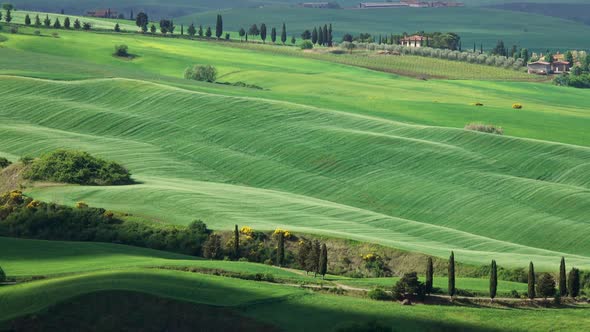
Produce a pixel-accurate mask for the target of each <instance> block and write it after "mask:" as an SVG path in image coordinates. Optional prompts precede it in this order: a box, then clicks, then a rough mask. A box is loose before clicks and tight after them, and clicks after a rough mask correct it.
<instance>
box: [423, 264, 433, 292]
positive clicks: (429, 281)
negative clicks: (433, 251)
mask: <svg viewBox="0 0 590 332" xmlns="http://www.w3.org/2000/svg"><path fill="white" fill-rule="evenodd" d="M433 283H434V264H433V262H432V257H428V261H427V262H426V282H425V283H424V293H425V294H430V293H431V292H432V287H433Z"/></svg>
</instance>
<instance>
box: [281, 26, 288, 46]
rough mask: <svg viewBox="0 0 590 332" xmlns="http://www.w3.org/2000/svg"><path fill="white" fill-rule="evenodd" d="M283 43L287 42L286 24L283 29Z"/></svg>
mask: <svg viewBox="0 0 590 332" xmlns="http://www.w3.org/2000/svg"><path fill="white" fill-rule="evenodd" d="M281 42H282V43H283V45H285V43H286V42H287V27H286V26H285V23H283V28H282V29H281Z"/></svg>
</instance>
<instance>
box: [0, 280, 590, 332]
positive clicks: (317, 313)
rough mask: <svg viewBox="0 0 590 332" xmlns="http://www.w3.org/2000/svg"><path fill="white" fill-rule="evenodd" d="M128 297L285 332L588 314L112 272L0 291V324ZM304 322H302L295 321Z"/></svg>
mask: <svg viewBox="0 0 590 332" xmlns="http://www.w3.org/2000/svg"><path fill="white" fill-rule="evenodd" d="M114 290H115V291H116V290H119V291H135V292H142V293H148V294H152V295H156V296H161V297H166V298H171V299H175V300H181V301H190V302H194V303H199V304H205V305H215V306H222V307H228V308H235V309H237V310H238V312H241V313H242V314H245V315H247V316H250V317H252V318H255V319H259V320H261V321H265V322H268V323H271V324H275V325H278V326H281V327H282V328H284V329H286V330H287V331H311V330H325V331H329V330H332V329H334V327H340V326H347V325H349V324H351V323H357V322H363V321H372V320H376V319H377V320H380V321H383V322H384V323H386V324H391V326H394V327H395V328H398V329H402V330H430V329H436V330H438V331H440V330H471V331H490V330H498V329H500V330H511V331H514V330H515V326H518V328H517V329H518V330H523V331H525V330H539V329H541V330H553V329H555V328H557V327H559V328H560V329H562V330H576V329H578V330H579V328H580V326H586V325H587V324H588V323H590V322H589V321H588V319H589V318H588V315H587V314H586V312H585V310H583V308H579V309H562V310H551V309H549V310H551V311H548V310H547V309H534V310H531V309H486V310H481V309H479V308H466V307H459V306H412V307H405V306H400V305H399V304H397V303H391V302H389V303H387V302H378V301H371V300H366V299H359V298H351V297H343V296H338V297H336V296H332V295H322V294H311V293H308V292H306V291H304V290H301V289H298V288H294V287H288V286H281V285H272V284H266V283H260V282H252V281H244V280H236V279H228V278H222V277H216V276H206V275H200V274H194V273H184V272H176V271H138V270H128V271H115V272H100V273H91V274H83V275H76V276H70V277H62V278H57V279H49V280H43V281H37V282H31V283H25V284H21V285H17V286H11V287H3V288H0V300H1V301H0V310H1V312H2V313H3V316H2V320H4V321H5V320H9V319H13V318H16V317H19V316H22V315H24V314H29V313H33V312H37V311H39V310H43V309H44V308H47V307H48V306H51V305H54V304H56V303H58V302H61V301H65V300H67V299H70V298H73V297H76V296H79V295H83V294H88V293H92V292H99V291H114ZM304 317H305V318H306V319H302V318H304Z"/></svg>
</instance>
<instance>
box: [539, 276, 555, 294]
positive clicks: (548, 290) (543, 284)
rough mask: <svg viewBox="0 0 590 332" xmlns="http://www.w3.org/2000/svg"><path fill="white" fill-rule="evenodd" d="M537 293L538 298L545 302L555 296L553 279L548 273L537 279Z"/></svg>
mask: <svg viewBox="0 0 590 332" xmlns="http://www.w3.org/2000/svg"><path fill="white" fill-rule="evenodd" d="M537 291H538V293H539V296H541V297H543V298H544V299H545V300H547V298H548V297H550V296H555V279H553V276H552V275H551V274H549V273H543V274H542V275H541V278H539V283H538V284H537Z"/></svg>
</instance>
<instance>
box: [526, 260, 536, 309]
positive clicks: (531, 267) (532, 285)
mask: <svg viewBox="0 0 590 332" xmlns="http://www.w3.org/2000/svg"><path fill="white" fill-rule="evenodd" d="M528 286H529V288H528V293H527V295H528V297H529V299H531V300H532V299H534V298H535V297H536V294H535V266H534V265H533V262H531V263H530V264H529V278H528Z"/></svg>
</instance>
